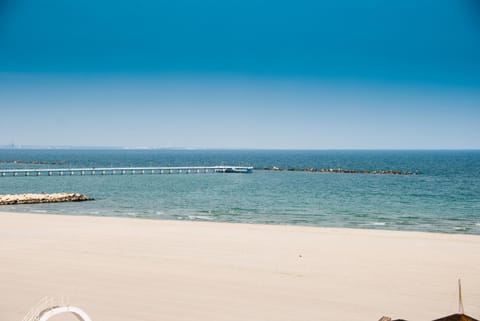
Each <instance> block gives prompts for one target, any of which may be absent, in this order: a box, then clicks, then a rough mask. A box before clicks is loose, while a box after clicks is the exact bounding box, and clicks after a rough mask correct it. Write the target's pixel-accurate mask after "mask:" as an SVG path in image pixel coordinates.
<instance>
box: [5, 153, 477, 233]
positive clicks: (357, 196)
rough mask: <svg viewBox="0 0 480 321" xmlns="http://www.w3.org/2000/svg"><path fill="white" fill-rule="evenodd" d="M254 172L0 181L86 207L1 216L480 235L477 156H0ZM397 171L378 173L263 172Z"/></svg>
mask: <svg viewBox="0 0 480 321" xmlns="http://www.w3.org/2000/svg"><path fill="white" fill-rule="evenodd" d="M215 165H232V166H253V167H255V168H256V169H255V170H254V171H253V173H251V174H239V173H222V174H220V173H190V174H154V175H151V174H144V175H94V176H92V175H85V176H39V177H37V176H28V177H25V176H23V175H21V176H17V177H0V194H23V193H55V192H75V193H82V194H85V195H88V196H90V197H93V198H95V200H94V201H89V202H74V203H52V204H32V205H4V206H1V207H0V215H1V212H27V213H48V214H66V215H91V216H115V217H134V218H142V219H158V220H188V221H208V222H232V223H248V224H276V225H304V226H320V227H342V228H359V229H384V230H406V231H424V232H440V233H460V234H480V151H479V150H455V151H452V150H448V151H444V150H435V151H432V150H428V151H427V150H425V151H422V150H391V151H386V150H382V151H377V150H372V151H366V150H361V151H359V150H319V151H301V150H163V149H160V150H123V149H111V150H73V149H64V150H59V149H46V150H27V149H3V150H0V169H6V168H10V169H12V168H84V167H90V168H100V167H129V166H134V167H150V166H215ZM273 167H279V168H295V169H306V168H326V169H329V168H333V169H335V168H342V169H350V170H366V171H404V172H414V173H416V175H390V174H387V175H378V174H351V173H322V172H308V171H271V170H263V168H273Z"/></svg>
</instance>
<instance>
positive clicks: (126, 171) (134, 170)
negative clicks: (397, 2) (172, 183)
mask: <svg viewBox="0 0 480 321" xmlns="http://www.w3.org/2000/svg"><path fill="white" fill-rule="evenodd" d="M252 171H253V167H250V166H223V165H222V166H180V167H105V168H48V169H47V168H38V169H33V168H23V169H0V177H6V176H9V177H14V176H84V175H146V174H150V175H158V174H200V173H252Z"/></svg>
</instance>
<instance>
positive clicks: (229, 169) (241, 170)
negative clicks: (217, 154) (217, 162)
mask: <svg viewBox="0 0 480 321" xmlns="http://www.w3.org/2000/svg"><path fill="white" fill-rule="evenodd" d="M215 172H216V173H243V174H246V173H252V172H253V167H251V166H250V167H235V166H220V167H218V168H215Z"/></svg>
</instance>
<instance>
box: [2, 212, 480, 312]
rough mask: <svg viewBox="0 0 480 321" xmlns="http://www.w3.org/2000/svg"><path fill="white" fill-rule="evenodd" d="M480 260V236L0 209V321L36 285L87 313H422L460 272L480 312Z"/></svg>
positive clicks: (441, 304) (33, 294)
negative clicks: (59, 213) (15, 211)
mask: <svg viewBox="0 0 480 321" xmlns="http://www.w3.org/2000/svg"><path fill="white" fill-rule="evenodd" d="M479 263H480V236H467V235H441V234H428V233H410V232H389V231H372V230H350V229H325V228H310V227H291V226H264V225H242V224H221V223H197V222H170V221H152V220H140V219H121V218H98V217H97V218H95V217H75V216H53V215H38V214H13V213H1V212H0V290H1V297H0V298H1V299H0V321H17V320H18V321H21V320H22V318H23V317H24V315H25V314H26V313H27V312H28V310H29V309H30V308H31V307H32V306H33V305H34V304H35V303H36V302H37V301H38V300H40V299H41V298H42V297H44V296H53V297H57V298H58V297H61V296H68V297H69V298H70V302H71V303H72V304H75V305H78V306H80V307H81V308H84V309H85V311H86V312H87V313H89V314H90V316H91V317H92V319H93V320H94V321H133V320H138V321H140V320H142V321H149V320H151V321H183V320H185V321H186V320H189V321H193V320H196V321H203V320H204V321H216V320H218V321H234V320H235V321H237V320H238V321H269V320H271V321H282V320H285V321H286V320H289V321H314V320H315V321H329V320H345V321H355V320H358V321H368V320H378V319H379V318H380V317H381V316H382V315H389V316H393V317H397V318H405V319H407V320H409V321H422V320H432V319H434V318H437V317H441V316H444V315H447V314H451V313H454V312H456V311H457V278H458V277H461V278H462V284H463V296H464V305H465V311H466V313H467V314H470V315H472V316H474V317H477V318H478V317H480V264H479ZM61 320H74V318H73V317H71V316H68V315H67V316H58V317H55V318H54V319H52V321H61Z"/></svg>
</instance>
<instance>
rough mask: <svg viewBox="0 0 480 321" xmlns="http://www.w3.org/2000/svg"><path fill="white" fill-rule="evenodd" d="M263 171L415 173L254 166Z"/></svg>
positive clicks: (407, 173)
mask: <svg viewBox="0 0 480 321" xmlns="http://www.w3.org/2000/svg"><path fill="white" fill-rule="evenodd" d="M255 169H257V170H264V171H278V172H282V171H288V172H319V173H337V174H376V175H417V174H418V173H417V172H402V171H393V170H386V171H367V170H356V169H345V168H281V167H271V168H270V167H264V168H255Z"/></svg>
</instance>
